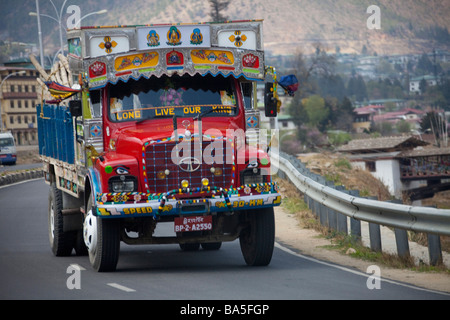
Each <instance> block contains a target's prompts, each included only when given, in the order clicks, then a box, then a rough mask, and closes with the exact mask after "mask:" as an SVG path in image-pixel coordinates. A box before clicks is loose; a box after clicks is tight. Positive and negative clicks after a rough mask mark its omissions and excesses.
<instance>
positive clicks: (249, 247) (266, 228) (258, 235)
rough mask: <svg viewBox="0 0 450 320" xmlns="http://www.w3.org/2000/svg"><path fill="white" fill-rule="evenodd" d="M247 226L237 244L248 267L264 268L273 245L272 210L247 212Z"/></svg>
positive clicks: (273, 226) (270, 255) (273, 219)
mask: <svg viewBox="0 0 450 320" xmlns="http://www.w3.org/2000/svg"><path fill="white" fill-rule="evenodd" d="M247 217H248V222H249V225H248V227H247V228H245V229H244V230H242V231H241V234H240V236H239V243H240V246H241V251H242V255H243V256H244V260H245V262H246V263H247V265H249V266H266V265H268V264H269V263H270V261H271V260H272V253H273V248H274V243H275V218H274V213H273V208H264V209H259V210H251V211H248V212H247Z"/></svg>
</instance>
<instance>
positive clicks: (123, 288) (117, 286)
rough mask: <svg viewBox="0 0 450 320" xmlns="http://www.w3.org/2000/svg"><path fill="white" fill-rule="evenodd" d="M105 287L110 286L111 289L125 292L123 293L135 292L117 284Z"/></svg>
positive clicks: (109, 284)
mask: <svg viewBox="0 0 450 320" xmlns="http://www.w3.org/2000/svg"><path fill="white" fill-rule="evenodd" d="M107 285H108V286H110V287H113V288H116V289H119V290H122V291H125V292H135V291H136V290H134V289H130V288H127V287H125V286H122V285H120V284H118V283H108V284H107Z"/></svg>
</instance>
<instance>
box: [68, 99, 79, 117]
mask: <svg viewBox="0 0 450 320" xmlns="http://www.w3.org/2000/svg"><path fill="white" fill-rule="evenodd" d="M69 111H70V113H71V115H72V117H79V116H81V115H82V105H81V100H71V101H69Z"/></svg>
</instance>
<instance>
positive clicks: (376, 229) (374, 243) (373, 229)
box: [367, 196, 382, 252]
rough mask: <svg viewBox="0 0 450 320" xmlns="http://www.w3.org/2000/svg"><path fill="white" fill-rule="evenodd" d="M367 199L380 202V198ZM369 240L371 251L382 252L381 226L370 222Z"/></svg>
mask: <svg viewBox="0 0 450 320" xmlns="http://www.w3.org/2000/svg"><path fill="white" fill-rule="evenodd" d="M367 199H371V200H378V197H376V196H371V197H367ZM369 239H370V249H371V250H372V251H376V252H381V251H382V250H381V231H380V225H379V224H377V223H372V222H369Z"/></svg>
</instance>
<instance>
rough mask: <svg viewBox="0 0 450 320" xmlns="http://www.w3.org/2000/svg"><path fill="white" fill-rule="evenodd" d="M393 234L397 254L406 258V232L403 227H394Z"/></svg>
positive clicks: (407, 244)
mask: <svg viewBox="0 0 450 320" xmlns="http://www.w3.org/2000/svg"><path fill="white" fill-rule="evenodd" d="M394 234H395V243H396V245H397V254H398V256H399V257H400V258H408V257H409V256H410V253H409V242H408V232H407V231H406V230H405V229H398V228H394Z"/></svg>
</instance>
